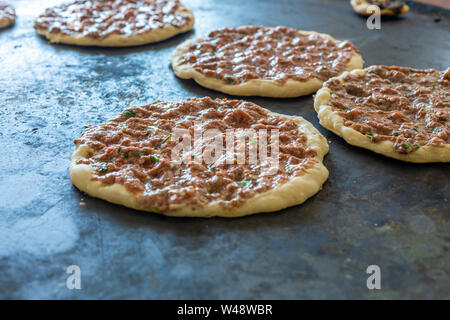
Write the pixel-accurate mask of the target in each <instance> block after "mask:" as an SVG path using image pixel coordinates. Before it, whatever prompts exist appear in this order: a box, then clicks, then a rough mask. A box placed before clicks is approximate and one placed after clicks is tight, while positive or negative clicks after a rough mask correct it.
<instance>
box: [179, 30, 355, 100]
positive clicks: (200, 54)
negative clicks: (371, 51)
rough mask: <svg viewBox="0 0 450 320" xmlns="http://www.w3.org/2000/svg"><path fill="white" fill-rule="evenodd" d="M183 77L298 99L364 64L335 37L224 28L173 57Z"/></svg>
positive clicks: (227, 89) (234, 91) (238, 91)
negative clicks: (346, 71)
mask: <svg viewBox="0 0 450 320" xmlns="http://www.w3.org/2000/svg"><path fill="white" fill-rule="evenodd" d="M171 64H172V69H173V71H174V73H175V74H176V75H177V76H178V77H180V78H183V79H191V78H192V79H194V80H195V81H196V82H197V83H199V84H200V85H202V86H204V87H206V88H210V89H214V90H217V91H221V92H224V93H228V94H231V95H239V96H253V95H254V96H264V97H280V98H288V97H298V96H302V95H307V94H310V93H313V92H316V91H317V90H318V89H319V88H320V87H321V86H322V84H323V82H324V81H326V80H328V79H329V78H331V77H334V76H337V75H339V74H341V73H342V72H344V71H345V70H353V69H357V68H362V65H363V60H362V57H361V55H360V54H359V51H358V49H357V48H356V47H355V46H354V45H353V44H351V43H350V42H348V41H337V40H335V39H333V38H332V37H331V36H330V35H327V34H321V33H317V32H313V31H300V30H297V29H293V28H288V27H276V28H270V27H264V26H243V27H239V28H225V29H220V30H216V31H213V32H210V33H209V34H208V35H206V36H203V37H199V38H196V39H193V40H188V41H186V42H184V43H182V44H181V45H180V46H178V47H177V48H176V50H175V51H174V53H173V55H172V60H171Z"/></svg>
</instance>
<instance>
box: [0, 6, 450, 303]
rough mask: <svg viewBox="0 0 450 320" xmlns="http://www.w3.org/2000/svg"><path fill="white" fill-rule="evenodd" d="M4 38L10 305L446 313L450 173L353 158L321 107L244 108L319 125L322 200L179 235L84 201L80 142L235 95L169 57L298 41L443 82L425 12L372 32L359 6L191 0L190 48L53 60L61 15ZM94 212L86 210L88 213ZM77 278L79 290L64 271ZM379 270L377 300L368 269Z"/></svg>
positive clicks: (1, 215) (445, 55) (151, 220)
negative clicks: (79, 301)
mask: <svg viewBox="0 0 450 320" xmlns="http://www.w3.org/2000/svg"><path fill="white" fill-rule="evenodd" d="M11 2H12V3H13V4H14V5H15V6H16V8H17V13H18V20H17V23H16V25H15V26H14V27H12V28H9V29H6V30H3V31H0V149H1V150H2V152H1V153H0V298H62V299H65V298H100V299H104V298H150V299H155V298H175V299H206V298H210V299H216V298H229V299H240V298H255V299H259V298H281V299H294V298H337V299H345V298H373V299H379V298H450V279H449V274H450V259H449V248H450V223H449V213H450V205H449V199H448V195H449V191H450V179H449V177H450V166H449V164H409V163H403V162H400V161H396V160H392V159H388V158H385V157H382V156H379V155H376V154H374V153H371V152H369V151H365V150H363V149H359V148H356V147H352V146H350V145H347V144H346V143H344V142H343V140H342V139H340V138H338V137H336V136H335V135H333V134H331V133H329V132H327V131H326V130H324V129H323V128H321V127H320V126H319V124H318V121H317V117H316V114H315V112H314V111H313V99H312V96H307V97H303V98H298V99H284V100H283V99H266V98H254V97H251V98H248V99H249V100H251V101H254V102H256V103H258V104H260V105H261V106H263V107H265V108H268V109H270V110H273V111H276V112H282V113H286V114H296V115H301V116H303V117H305V118H306V119H307V120H309V121H311V122H312V123H313V124H314V125H315V126H316V127H317V128H319V130H320V131H321V132H322V133H323V134H324V135H325V136H326V137H327V139H328V140H329V142H330V153H329V154H328V156H326V158H325V165H326V166H327V168H328V169H329V171H330V178H329V180H328V181H327V182H326V183H325V185H324V186H323V190H322V191H321V192H319V193H318V194H317V195H316V196H315V197H313V198H311V199H309V200H308V201H307V202H306V203H304V204H303V205H301V206H297V207H293V208H290V209H288V210H283V211H281V212H276V213H268V214H260V215H255V216H250V217H244V218H239V219H228V220H227V219H216V218H214V219H179V218H178V219H177V218H167V217H163V216H159V215H156V214H150V213H142V212H138V211H133V210H131V209H127V208H124V207H121V206H116V205H112V204H109V203H107V202H105V201H102V200H97V199H93V198H90V197H88V196H85V195H83V194H81V193H80V192H79V191H78V190H76V189H75V188H74V187H73V186H72V184H71V183H70V179H69V174H68V165H69V158H70V155H71V153H72V152H73V149H74V145H73V142H72V141H73V139H75V138H77V137H78V136H79V135H80V133H81V131H82V130H83V126H84V125H86V124H99V123H102V122H105V121H106V120H108V119H111V118H113V117H115V116H116V115H118V114H119V113H120V112H121V110H122V109H124V108H126V107H128V106H130V105H142V104H146V103H150V102H152V101H154V100H156V99H161V100H181V99H185V98H187V97H193V96H199V97H201V96H205V95H210V96H212V97H225V95H223V94H220V93H218V92H214V91H211V90H207V89H204V88H201V87H200V86H198V85H196V84H195V83H194V82H193V81H190V80H179V79H177V78H176V77H175V76H174V74H173V72H172V71H171V69H170V66H169V57H170V54H171V52H172V50H173V49H174V48H175V46H176V45H178V44H180V43H181V42H182V41H184V40H186V39H188V38H191V37H193V36H194V35H200V34H203V33H206V32H208V31H209V30H212V29H214V28H219V27H225V26H239V25H244V24H265V25H268V26H277V25H287V26H291V27H295V28H299V29H304V30H316V31H319V32H325V33H330V34H331V35H333V36H334V37H336V38H337V39H348V40H350V41H352V42H353V43H354V44H355V45H356V46H357V47H358V48H359V49H360V50H361V53H362V55H363V57H364V60H365V65H366V66H368V65H371V64H387V65H390V64H397V65H402V66H411V67H418V68H427V67H433V68H436V69H445V68H447V67H448V66H449V65H450V47H449V43H450V41H449V40H450V23H449V20H448V12H446V13H444V12H443V11H442V10H441V9H432V8H430V7H425V6H424V5H419V4H418V5H415V6H413V7H412V12H410V13H408V14H407V15H405V16H404V17H403V18H399V19H388V20H383V21H382V25H381V26H382V29H381V30H368V29H367V28H366V25H365V19H364V18H361V17H359V16H358V15H356V14H354V13H353V11H352V9H351V7H350V5H349V1H337V0H321V1H318V0H310V1H287V0H277V1H260V0H253V1H219V0H217V1H201V0H184V3H185V4H186V6H187V7H188V8H190V9H191V10H193V12H194V14H195V17H196V24H195V30H194V31H193V32H190V33H187V34H184V35H180V36H177V37H175V38H173V39H170V40H167V41H164V42H161V43H158V44H153V45H148V46H143V47H139V48H129V49H100V48H77V47H71V46H64V45H51V44H48V43H47V41H46V40H44V39H43V38H40V37H39V36H38V35H37V34H36V33H35V31H34V29H33V20H34V18H35V17H36V16H37V15H38V14H39V13H40V12H42V11H43V10H44V8H45V7H47V6H49V5H53V4H55V3H59V2H61V1H33V0H29V1H25V0H21V1H11ZM80 202H84V203H85V205H80ZM72 264H75V265H78V266H80V268H81V277H82V289H81V290H72V291H71V290H68V289H67V288H66V287H65V281H66V278H67V276H68V275H66V274H65V272H64V270H63V268H65V267H67V266H69V265H72ZM372 264H376V265H379V266H380V268H381V281H382V282H381V286H382V289H381V290H378V291H376V290H375V291H370V290H368V289H367V287H366V279H367V277H368V275H367V274H366V268H367V267H368V266H369V265H372Z"/></svg>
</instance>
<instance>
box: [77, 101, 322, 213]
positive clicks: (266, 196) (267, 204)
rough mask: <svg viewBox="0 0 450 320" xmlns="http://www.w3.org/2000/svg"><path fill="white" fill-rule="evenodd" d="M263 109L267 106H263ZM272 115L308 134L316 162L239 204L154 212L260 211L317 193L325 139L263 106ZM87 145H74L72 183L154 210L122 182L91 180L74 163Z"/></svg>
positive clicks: (118, 201)
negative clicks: (146, 205)
mask: <svg viewBox="0 0 450 320" xmlns="http://www.w3.org/2000/svg"><path fill="white" fill-rule="evenodd" d="M265 110H266V109H265ZM266 111H267V112H269V113H270V114H271V115H275V116H279V117H282V118H285V119H291V120H294V121H295V122H296V123H297V124H298V126H299V128H300V130H301V131H302V132H304V133H305V134H306V135H307V137H308V141H307V145H308V146H309V147H311V148H312V149H314V150H315V151H316V152H317V156H316V157H315V159H316V160H317V163H316V164H315V165H314V166H313V167H311V168H310V169H308V170H307V172H306V173H305V174H304V175H302V176H299V177H295V178H293V179H290V180H289V181H288V182H286V183H284V184H282V185H280V186H276V187H274V188H273V189H271V190H268V191H265V192H263V193H259V194H257V195H256V196H254V197H253V198H250V199H248V200H247V201H246V202H244V204H243V205H242V206H240V207H236V208H225V207H223V206H221V205H220V204H219V203H217V202H213V203H210V204H208V205H207V206H204V207H194V206H191V205H183V206H180V207H178V208H177V209H176V210H173V211H168V212H161V213H160V212H157V213H160V214H163V215H166V216H174V217H214V216H220V217H227V218H232V217H240V216H245V215H251V214H255V213H262V212H272V211H278V210H281V209H284V208H287V207H291V206H295V205H298V204H301V203H303V202H304V201H306V200H307V199H308V198H310V197H311V196H313V195H314V194H316V193H317V192H318V191H319V190H320V188H321V186H322V185H323V184H324V183H325V181H326V180H327V178H328V170H327V169H326V168H325V166H324V165H323V163H322V160H323V157H324V156H325V154H326V153H327V152H328V143H327V141H326V139H325V138H324V137H323V136H322V135H321V134H320V133H319V131H318V130H317V129H316V128H314V126H313V125H312V124H311V123H309V122H308V121H306V120H305V119H303V118H302V117H298V116H286V115H281V114H278V113H274V112H271V111H269V110H266ZM89 151H90V148H89V147H88V146H87V145H80V146H78V147H77V148H76V149H75V152H74V153H73V155H72V158H71V163H70V169H69V173H70V178H71V180H72V183H73V184H74V185H75V186H76V187H77V188H78V189H80V190H81V191H84V192H86V193H87V194H89V195H90V196H92V197H96V198H100V199H103V200H106V201H109V202H112V203H115V204H120V205H124V206H126V207H129V208H133V209H137V210H142V211H149V212H154V211H153V210H152V208H149V207H143V206H141V205H140V204H139V203H138V201H137V200H136V197H135V196H134V195H133V194H132V193H130V192H129V191H128V190H127V189H126V188H125V187H124V186H123V185H120V184H112V185H105V184H102V183H101V182H99V181H95V180H91V175H92V171H93V169H92V168H91V167H90V166H88V165H85V164H77V161H78V160H80V159H83V158H86V157H87V155H88V152H89Z"/></svg>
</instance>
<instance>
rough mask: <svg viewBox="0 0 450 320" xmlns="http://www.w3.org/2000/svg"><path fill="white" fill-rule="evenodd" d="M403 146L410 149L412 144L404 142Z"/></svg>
mask: <svg viewBox="0 0 450 320" xmlns="http://www.w3.org/2000/svg"><path fill="white" fill-rule="evenodd" d="M402 147H403V148H405V149H409V147H410V144H409V143H404V144H402Z"/></svg>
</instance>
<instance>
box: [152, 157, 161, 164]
mask: <svg viewBox="0 0 450 320" xmlns="http://www.w3.org/2000/svg"><path fill="white" fill-rule="evenodd" d="M150 160H151V161H152V162H153V163H157V162H159V158H158V157H156V156H150Z"/></svg>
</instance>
